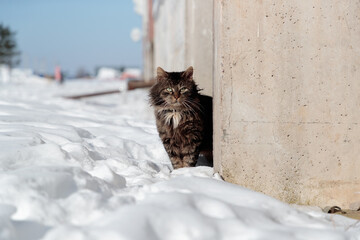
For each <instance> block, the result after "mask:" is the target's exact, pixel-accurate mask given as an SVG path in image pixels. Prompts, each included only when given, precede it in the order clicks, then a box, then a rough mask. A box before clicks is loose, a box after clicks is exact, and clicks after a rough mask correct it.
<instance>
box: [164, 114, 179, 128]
mask: <svg viewBox="0 0 360 240" xmlns="http://www.w3.org/2000/svg"><path fill="white" fill-rule="evenodd" d="M182 118H183V114H182V113H181V112H179V111H175V110H169V111H166V112H163V119H164V121H165V124H166V125H172V127H173V128H174V129H175V128H177V127H178V126H179V123H180V122H181V119H182Z"/></svg>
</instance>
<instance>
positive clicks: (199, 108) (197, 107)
mask: <svg viewBox="0 0 360 240" xmlns="http://www.w3.org/2000/svg"><path fill="white" fill-rule="evenodd" d="M184 102H186V103H187V104H188V105H189V107H191V109H193V110H194V111H195V109H194V108H196V109H197V110H199V111H200V112H201V113H204V112H203V110H202V107H201V106H199V105H197V103H196V104H195V102H191V101H189V100H185V101H184Z"/></svg>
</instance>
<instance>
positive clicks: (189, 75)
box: [182, 67, 194, 80]
mask: <svg viewBox="0 0 360 240" xmlns="http://www.w3.org/2000/svg"><path fill="white" fill-rule="evenodd" d="M193 73H194V69H193V67H188V69H186V70H185V71H184V73H183V74H182V76H183V78H185V79H187V80H192V79H193Z"/></svg>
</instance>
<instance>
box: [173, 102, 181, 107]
mask: <svg viewBox="0 0 360 240" xmlns="http://www.w3.org/2000/svg"><path fill="white" fill-rule="evenodd" d="M172 105H173V106H174V107H180V106H181V103H179V102H174V103H172Z"/></svg>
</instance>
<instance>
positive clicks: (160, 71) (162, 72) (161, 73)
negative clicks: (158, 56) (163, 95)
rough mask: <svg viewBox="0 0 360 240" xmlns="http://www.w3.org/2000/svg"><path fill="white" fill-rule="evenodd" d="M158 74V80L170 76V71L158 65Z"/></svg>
mask: <svg viewBox="0 0 360 240" xmlns="http://www.w3.org/2000/svg"><path fill="white" fill-rule="evenodd" d="M156 74H157V79H158V81H160V80H162V79H165V78H167V77H168V73H167V72H166V71H165V70H164V69H162V68H161V67H158V68H157V69H156Z"/></svg>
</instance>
